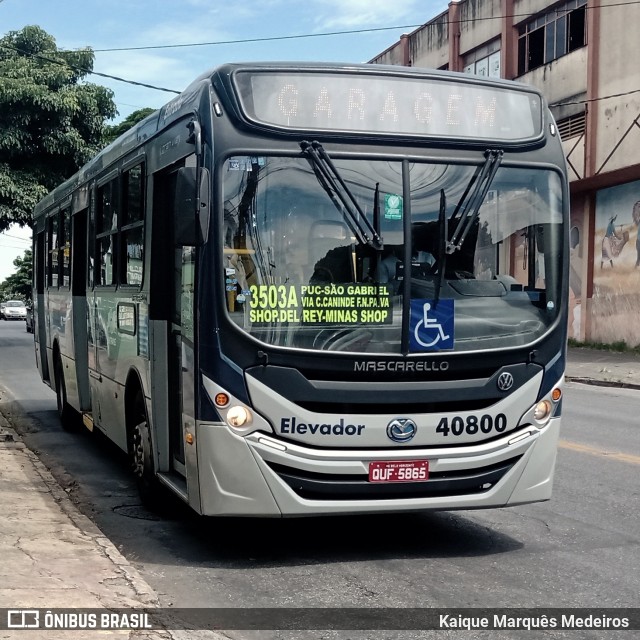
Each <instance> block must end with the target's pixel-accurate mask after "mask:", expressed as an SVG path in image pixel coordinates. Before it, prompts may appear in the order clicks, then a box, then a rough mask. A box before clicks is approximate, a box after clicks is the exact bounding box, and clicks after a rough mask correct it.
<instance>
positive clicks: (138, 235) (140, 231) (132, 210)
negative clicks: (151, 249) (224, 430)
mask: <svg viewBox="0 0 640 640" xmlns="http://www.w3.org/2000/svg"><path fill="white" fill-rule="evenodd" d="M144 181H145V171H144V164H139V165H136V166H135V167H132V168H131V169H130V170H129V171H127V172H125V173H124V174H123V183H124V184H123V200H124V201H123V206H122V241H121V252H120V255H121V256H122V260H121V269H122V271H121V274H120V281H121V283H122V284H126V285H130V286H140V285H141V284H142V277H143V265H144V207H145V192H144V187H145V182H144Z"/></svg>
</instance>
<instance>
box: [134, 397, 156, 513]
mask: <svg viewBox="0 0 640 640" xmlns="http://www.w3.org/2000/svg"><path fill="white" fill-rule="evenodd" d="M134 407H135V409H134V415H133V426H132V430H131V463H132V466H133V473H134V475H135V476H136V481H137V484H138V491H139V493H140V498H141V500H142V503H143V504H144V505H145V506H146V507H149V508H151V509H154V510H155V509H158V507H159V506H160V503H161V496H160V493H161V487H160V483H159V482H158V479H157V478H156V474H155V469H154V467H153V449H152V445H151V433H150V431H149V421H148V419H147V412H146V409H145V406H144V400H143V398H142V394H141V393H138V395H137V396H136V400H135V403H134Z"/></svg>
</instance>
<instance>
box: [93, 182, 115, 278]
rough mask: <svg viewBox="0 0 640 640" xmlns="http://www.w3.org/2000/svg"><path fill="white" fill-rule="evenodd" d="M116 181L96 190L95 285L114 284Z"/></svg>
mask: <svg viewBox="0 0 640 640" xmlns="http://www.w3.org/2000/svg"><path fill="white" fill-rule="evenodd" d="M117 184H118V179H117V178H114V179H113V180H110V181H109V182H107V183H106V184H104V185H102V186H101V187H99V188H98V199H97V203H96V204H97V210H96V252H95V259H96V262H97V271H96V280H95V282H96V285H97V286H109V285H115V284H116V281H117V280H116V270H115V266H116V262H117V255H116V254H117V243H116V234H117V231H118V201H117V197H118V189H117Z"/></svg>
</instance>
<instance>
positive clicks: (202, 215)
mask: <svg viewBox="0 0 640 640" xmlns="http://www.w3.org/2000/svg"><path fill="white" fill-rule="evenodd" d="M196 176H197V169H196V167H182V168H180V169H178V174H177V177H176V195H175V203H174V211H175V226H174V239H175V244H176V245H177V246H196V245H200V244H203V243H204V242H205V240H206V238H207V234H208V233H209V202H210V192H209V171H208V169H201V170H200V189H197V188H196ZM196 201H197V202H199V207H198V211H197V212H196Z"/></svg>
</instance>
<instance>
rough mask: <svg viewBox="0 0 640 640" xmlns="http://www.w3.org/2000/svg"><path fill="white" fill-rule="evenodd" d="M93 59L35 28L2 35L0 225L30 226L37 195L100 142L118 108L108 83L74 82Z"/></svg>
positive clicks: (81, 161) (90, 53)
mask: <svg viewBox="0 0 640 640" xmlns="http://www.w3.org/2000/svg"><path fill="white" fill-rule="evenodd" d="M93 61H94V55H93V51H92V50H91V49H81V50H77V51H60V50H59V49H58V47H57V46H56V42H55V39H54V38H53V37H52V36H50V35H49V34H48V33H46V32H45V31H43V30H42V29H41V28H40V27H37V26H28V27H24V29H22V30H21V31H11V32H9V33H8V34H7V35H6V36H4V37H3V38H0V231H4V230H6V229H7V228H8V227H9V226H10V225H11V224H12V223H17V224H19V225H21V226H24V225H27V224H30V221H31V214H32V211H33V207H34V206H35V204H36V203H37V202H38V200H40V199H41V198H42V197H43V196H44V195H46V194H47V193H48V192H49V191H50V190H51V189H53V188H54V187H55V186H56V185H58V184H59V183H61V182H63V181H64V180H65V179H66V178H68V177H70V176H71V175H72V174H73V173H75V172H76V171H77V170H78V168H80V167H81V166H82V165H83V164H84V163H85V162H86V161H87V160H88V159H89V158H90V157H91V156H92V155H94V154H95V153H96V152H97V151H98V150H99V149H100V148H101V147H103V146H104V133H105V121H106V120H109V119H111V118H113V117H114V116H115V115H116V114H117V110H116V107H115V104H114V102H113V92H112V91H111V90H110V89H107V88H106V87H101V86H99V85H95V84H91V83H87V82H82V83H80V81H81V80H82V79H83V78H84V77H85V76H87V75H89V73H90V72H91V71H92V70H93Z"/></svg>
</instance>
